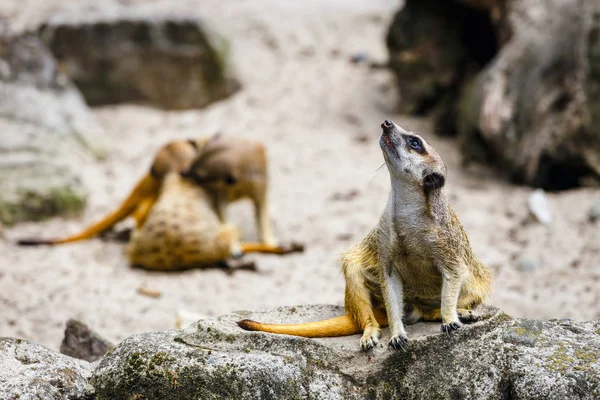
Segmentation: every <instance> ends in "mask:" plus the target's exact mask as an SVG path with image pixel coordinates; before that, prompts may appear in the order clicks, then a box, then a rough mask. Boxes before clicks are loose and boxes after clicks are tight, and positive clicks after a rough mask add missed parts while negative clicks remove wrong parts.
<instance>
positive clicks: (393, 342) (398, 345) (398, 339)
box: [388, 335, 408, 352]
mask: <svg viewBox="0 0 600 400" xmlns="http://www.w3.org/2000/svg"><path fill="white" fill-rule="evenodd" d="M407 344H408V337H407V336H406V335H400V336H394V337H393V338H391V339H390V342H389V343H388V350H389V349H390V348H393V349H394V350H400V349H402V350H403V351H404V352H406V348H405V347H404V346H406V345H407Z"/></svg>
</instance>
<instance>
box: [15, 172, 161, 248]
mask: <svg viewBox="0 0 600 400" xmlns="http://www.w3.org/2000/svg"><path fill="white" fill-rule="evenodd" d="M159 188H160V182H159V181H158V180H157V179H156V178H154V177H153V176H152V175H150V174H147V175H146V176H144V177H143V178H142V179H141V180H140V181H139V182H138V184H137V185H136V186H135V188H134V189H133V191H132V192H131V194H130V195H129V196H128V197H127V199H125V201H123V203H122V204H121V205H120V206H119V208H118V209H117V210H115V211H113V212H112V213H110V214H109V215H107V216H106V217H104V218H103V219H102V220H101V221H98V222H97V223H95V224H93V225H91V226H89V227H88V228H86V229H84V230H83V231H82V232H80V233H78V234H76V235H73V236H69V237H67V238H63V239H21V240H18V241H17V244H18V245H20V246H38V245H55V244H63V243H71V242H76V241H79V240H84V239H89V238H91V237H93V236H96V235H98V234H100V233H102V232H104V231H105V230H107V229H109V228H111V227H112V226H113V225H115V224H117V223H118V222H121V221H122V220H124V219H125V218H127V217H128V216H129V215H131V214H132V213H133V212H134V211H135V210H136V209H137V207H138V205H139V204H140V203H142V202H144V201H145V200H146V199H147V198H149V197H150V198H154V197H156V193H158V190H159Z"/></svg>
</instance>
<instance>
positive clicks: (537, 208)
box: [527, 189, 552, 225]
mask: <svg viewBox="0 0 600 400" xmlns="http://www.w3.org/2000/svg"><path fill="white" fill-rule="evenodd" d="M527 204H528V205H529V211H530V212H531V213H532V214H533V216H534V217H535V218H536V219H537V220H538V221H539V222H541V223H542V224H544V225H548V224H549V223H550V222H552V214H551V213H550V204H548V200H547V199H546V195H545V194H544V191H543V190H542V189H537V190H535V191H534V192H533V193H532V194H531V195H529V198H528V199H527Z"/></svg>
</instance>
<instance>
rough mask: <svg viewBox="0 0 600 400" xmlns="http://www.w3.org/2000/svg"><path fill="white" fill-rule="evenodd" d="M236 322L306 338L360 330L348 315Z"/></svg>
mask: <svg viewBox="0 0 600 400" xmlns="http://www.w3.org/2000/svg"><path fill="white" fill-rule="evenodd" d="M237 324H238V325H239V326H240V328H242V329H245V330H247V331H261V332H270V333H279V334H283V335H293V336H303V337H307V338H317V337H336V336H348V335H353V334H355V333H359V332H360V331H361V329H360V328H359V327H358V326H357V325H356V324H355V323H354V321H352V319H351V318H350V317H349V316H348V315H342V316H340V317H335V318H331V319H325V320H322V321H316V322H307V323H305V324H262V323H260V322H256V321H251V320H249V319H244V320H242V321H239V322H238V323H237Z"/></svg>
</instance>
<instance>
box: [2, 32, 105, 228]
mask: <svg viewBox="0 0 600 400" xmlns="http://www.w3.org/2000/svg"><path fill="white" fill-rule="evenodd" d="M0 25H1V24H0ZM0 31H2V32H3V33H0V131H1V132H2V134H1V135H0V153H1V154H2V157H0V175H1V176H2V179H0V221H1V222H3V223H5V224H7V225H10V224H13V223H16V222H19V221H24V220H34V221H36V220H40V219H43V218H47V217H50V216H55V215H60V214H62V215H71V214H76V213H78V212H80V211H81V210H82V209H83V207H84V206H85V203H86V194H87V191H86V190H85V188H84V186H83V183H82V179H81V175H80V170H81V167H82V165H83V164H85V163H89V162H91V161H94V158H99V157H102V156H104V155H105V150H106V149H105V147H104V144H103V143H102V141H101V139H100V137H101V130H100V127H99V126H98V124H97V122H96V120H95V119H94V117H93V115H92V114H91V113H90V111H89V109H88V107H87V106H86V104H85V102H84V101H83V98H82V97H81V95H80V93H79V92H78V91H77V89H76V88H75V87H74V86H73V85H72V84H71V83H70V82H69V80H68V79H67V78H66V76H65V75H64V74H62V73H61V72H60V71H59V69H58V65H57V63H56V61H55V60H54V58H53V57H52V54H51V53H50V51H49V50H48V49H47V48H46V46H45V45H44V44H43V43H42V42H41V41H40V40H39V39H38V38H37V37H36V36H34V35H30V34H14V33H11V32H9V31H8V29H7V28H6V27H5V30H3V29H2V27H1V26H0Z"/></svg>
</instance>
